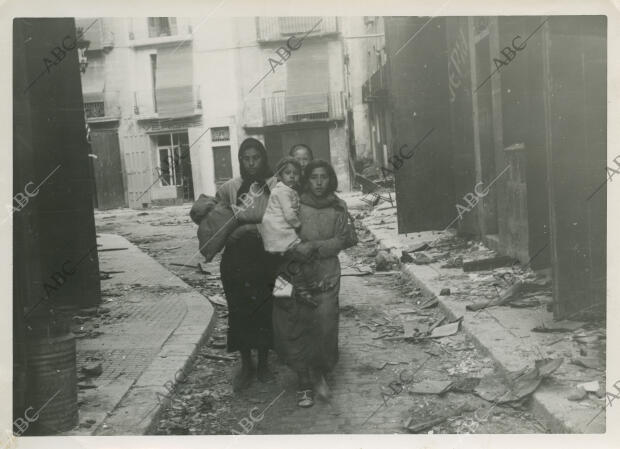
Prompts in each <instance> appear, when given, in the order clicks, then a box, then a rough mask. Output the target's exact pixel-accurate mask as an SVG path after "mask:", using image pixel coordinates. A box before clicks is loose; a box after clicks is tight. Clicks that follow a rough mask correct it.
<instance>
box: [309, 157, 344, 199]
mask: <svg viewBox="0 0 620 449" xmlns="http://www.w3.org/2000/svg"><path fill="white" fill-rule="evenodd" d="M315 168H324V169H325V171H326V172H327V176H329V185H328V186H327V192H326V193H327V194H330V193H334V192H335V191H336V190H337V189H338V178H337V177H336V172H335V171H334V167H332V166H331V164H330V163H329V162H327V161H324V160H322V159H315V160H313V161H310V162H309V163H308V165H306V168H305V169H304V179H303V185H304V186H305V187H307V186H308V180H309V179H310V175H311V174H312V170H314V169H315Z"/></svg>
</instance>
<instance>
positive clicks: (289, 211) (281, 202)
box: [258, 182, 301, 253]
mask: <svg viewBox="0 0 620 449" xmlns="http://www.w3.org/2000/svg"><path fill="white" fill-rule="evenodd" d="M300 226H301V222H300V221H299V195H298V194H297V192H296V191H295V190H294V189H292V188H290V187H289V186H287V185H286V184H284V183H283V182H278V183H277V184H276V186H275V187H274V188H273V189H272V190H271V194H270V195H269V202H268V203H267V209H266V210H265V214H264V215H263V222H262V223H261V225H260V226H259V227H258V228H259V230H260V233H261V236H262V238H263V245H264V246H265V251H268V252H270V253H283V252H285V251H286V250H287V249H289V248H291V247H293V246H295V245H296V244H298V243H300V242H301V239H300V238H299V236H298V235H297V232H296V231H295V229H297V228H299V227H300Z"/></svg>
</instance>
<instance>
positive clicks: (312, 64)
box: [286, 41, 329, 115]
mask: <svg viewBox="0 0 620 449" xmlns="http://www.w3.org/2000/svg"><path fill="white" fill-rule="evenodd" d="M327 57H328V54H327V44H326V43H318V44H311V43H309V42H308V41H305V42H304V43H303V45H302V47H301V48H300V49H299V50H296V51H295V52H293V53H292V54H291V57H290V58H289V60H288V62H287V79H286V115H301V114H316V113H321V112H328V105H327V104H328V103H327V97H328V92H329V64H328V59H327Z"/></svg>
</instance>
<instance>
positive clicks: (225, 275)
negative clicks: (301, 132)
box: [216, 138, 278, 390]
mask: <svg viewBox="0 0 620 449" xmlns="http://www.w3.org/2000/svg"><path fill="white" fill-rule="evenodd" d="M238 159H239V166H240V171H241V176H240V177H235V178H233V179H231V180H229V181H227V182H225V183H224V184H223V185H222V186H221V187H220V188H219V189H218V191H217V194H216V198H217V199H218V200H219V201H221V202H223V203H225V204H227V205H229V206H231V207H232V206H235V208H236V210H237V211H245V210H248V207H247V201H248V198H249V197H251V198H252V200H251V203H252V205H251V207H253V208H254V209H253V211H252V213H254V214H255V217H254V218H252V219H247V220H249V221H244V212H240V213H238V214H237V218H238V220H239V221H240V225H239V226H238V227H237V228H236V229H235V230H234V231H233V232H232V233H231V234H230V235H229V236H228V239H227V241H226V247H225V249H224V253H223V254H222V261H221V263H220V272H221V278H222V285H223V287H224V294H225V296H226V302H227V304H228V340H227V345H228V348H227V349H228V352H233V351H239V352H240V353H241V369H240V370H239V371H238V372H237V373H236V375H235V377H234V380H233V386H234V388H235V390H240V389H242V388H245V387H247V386H248V385H249V384H250V382H251V380H252V377H253V374H254V371H255V369H254V364H253V361H252V354H251V350H252V349H257V350H258V369H257V375H258V379H259V380H261V381H265V380H267V379H269V378H270V377H271V374H270V372H269V369H268V365H267V356H268V352H269V348H271V347H272V346H273V327H272V322H271V320H272V311H271V310H272V303H273V301H272V300H271V289H270V288H269V287H268V284H269V283H273V281H274V280H275V278H276V269H277V263H278V260H277V258H276V257H274V256H273V255H271V254H269V253H268V252H266V251H265V249H264V247H263V242H262V240H261V237H260V234H259V232H258V228H257V224H259V223H260V221H261V220H262V215H263V213H264V210H265V208H266V205H267V200H266V198H264V196H268V195H269V194H270V189H271V188H273V184H274V182H275V179H273V178H271V175H272V173H271V170H270V168H269V163H268V160H267V152H266V151H265V147H264V146H263V144H262V143H261V142H260V141H258V140H256V139H253V138H248V139H245V140H244V141H243V142H242V143H241V146H240V147H239V153H238ZM261 208H262V210H260V209H261Z"/></svg>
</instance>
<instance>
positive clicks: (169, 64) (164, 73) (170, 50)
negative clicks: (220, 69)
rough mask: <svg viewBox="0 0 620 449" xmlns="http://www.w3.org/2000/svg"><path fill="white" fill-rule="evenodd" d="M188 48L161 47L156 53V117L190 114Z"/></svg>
mask: <svg viewBox="0 0 620 449" xmlns="http://www.w3.org/2000/svg"><path fill="white" fill-rule="evenodd" d="M192 70H193V68H192V53H191V45H189V44H186V45H181V46H179V47H177V46H173V47H165V48H162V49H160V50H158V52H157V71H156V77H157V84H156V90H155V95H156V98H157V112H158V113H159V116H160V117H180V116H185V115H192V114H193V113H194V95H193V86H192V80H193V77H192Z"/></svg>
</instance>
